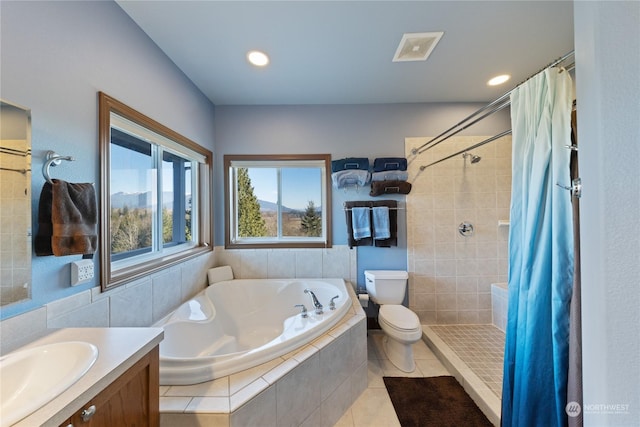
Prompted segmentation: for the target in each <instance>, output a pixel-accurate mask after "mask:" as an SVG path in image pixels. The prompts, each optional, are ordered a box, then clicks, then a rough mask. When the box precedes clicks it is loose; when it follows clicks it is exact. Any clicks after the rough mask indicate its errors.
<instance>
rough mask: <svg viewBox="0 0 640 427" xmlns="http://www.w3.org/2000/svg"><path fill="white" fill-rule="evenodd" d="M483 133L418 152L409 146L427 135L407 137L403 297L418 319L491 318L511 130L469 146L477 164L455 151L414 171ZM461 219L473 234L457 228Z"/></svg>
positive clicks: (500, 262) (501, 261)
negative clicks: (406, 273)
mask: <svg viewBox="0 0 640 427" xmlns="http://www.w3.org/2000/svg"><path fill="white" fill-rule="evenodd" d="M484 139H486V138H485V137H482V136H455V137H452V138H450V139H448V140H447V141H445V142H444V143H442V144H439V145H437V146H436V147H434V148H433V149H429V150H427V151H425V152H423V153H422V154H420V155H419V156H417V157H416V156H411V154H410V153H411V150H412V149H413V148H414V147H418V146H420V145H422V144H423V143H426V142H428V141H429V140H430V138H406V139H405V153H407V156H408V157H409V158H411V162H410V164H409V170H408V171H409V181H411V182H412V183H413V188H412V190H411V193H410V194H409V195H408V196H407V256H408V263H407V267H408V270H409V291H408V298H409V308H410V309H411V310H413V311H414V312H415V313H416V314H417V315H418V317H419V318H420V323H422V324H423V325H432V324H489V323H491V316H492V311H491V284H492V283H499V282H506V281H507V270H508V235H509V227H499V226H498V221H499V220H502V219H504V218H509V205H510V200H511V137H510V136H506V137H503V138H500V139H498V140H496V141H494V142H492V143H490V144H486V145H484V146H482V147H479V148H478V149H475V150H472V151H473V154H476V155H479V156H481V157H482V160H481V161H480V162H479V163H476V164H470V163H469V161H468V160H465V159H463V157H462V155H460V156H456V157H453V158H451V159H448V160H445V161H443V162H441V163H438V164H437V165H434V166H431V167H429V168H426V169H424V170H423V171H420V166H421V165H428V164H430V163H432V162H434V161H437V160H439V159H442V158H444V157H446V156H448V155H450V154H452V153H455V152H457V151H460V150H464V149H465V148H467V147H469V146H471V145H473V144H475V143H478V142H481V141H483V140H484ZM462 222H470V223H471V224H473V226H474V233H473V235H472V236H470V237H463V236H461V235H460V234H459V232H458V226H459V224H460V223H462Z"/></svg>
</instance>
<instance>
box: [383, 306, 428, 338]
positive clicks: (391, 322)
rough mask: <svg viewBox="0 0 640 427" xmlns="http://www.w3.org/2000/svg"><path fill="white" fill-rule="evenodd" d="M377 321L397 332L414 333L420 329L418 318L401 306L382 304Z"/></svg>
mask: <svg viewBox="0 0 640 427" xmlns="http://www.w3.org/2000/svg"><path fill="white" fill-rule="evenodd" d="M378 321H380V322H383V323H385V324H386V325H387V326H389V327H390V328H392V329H394V330H396V331H398V332H414V331H416V330H421V329H422V328H421V326H420V319H419V318H418V316H417V315H416V314H415V313H414V312H413V311H411V310H409V309H408V308H407V307H405V306H403V305H396V304H384V305H382V306H380V312H379V313H378Z"/></svg>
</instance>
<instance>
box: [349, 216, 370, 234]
mask: <svg viewBox="0 0 640 427" xmlns="http://www.w3.org/2000/svg"><path fill="white" fill-rule="evenodd" d="M351 226H352V228H353V238H354V239H355V240H360V239H364V238H366V237H371V222H370V220H369V208H351Z"/></svg>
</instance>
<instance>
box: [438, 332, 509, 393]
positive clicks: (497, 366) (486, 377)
mask: <svg viewBox="0 0 640 427" xmlns="http://www.w3.org/2000/svg"><path fill="white" fill-rule="evenodd" d="M430 328H431V329H432V330H433V331H434V332H435V333H436V334H438V336H439V337H440V338H441V339H442V341H444V342H445V343H446V344H447V345H448V346H449V347H450V348H451V349H452V350H453V351H454V352H455V353H456V354H457V355H458V357H460V359H462V361H463V362H464V363H465V364H466V365H467V366H468V367H469V368H470V369H471V370H472V371H473V372H474V373H475V374H476V375H477V376H478V377H480V379H481V380H482V381H483V382H484V383H485V384H486V385H487V386H488V387H489V388H490V389H491V391H493V393H494V394H495V395H496V396H497V397H498V398H500V397H501V396H502V368H503V363H502V362H503V357H504V340H505V334H504V332H502V331H501V330H499V329H498V328H496V327H495V326H493V325H431V326H430Z"/></svg>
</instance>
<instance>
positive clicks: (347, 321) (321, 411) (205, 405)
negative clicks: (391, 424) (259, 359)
mask: <svg viewBox="0 0 640 427" xmlns="http://www.w3.org/2000/svg"><path fill="white" fill-rule="evenodd" d="M347 289H348V291H349V293H350V294H351V300H352V306H351V309H350V311H349V312H348V313H347V314H346V315H345V317H344V318H343V319H342V320H341V321H340V323H338V325H336V326H335V327H333V328H332V329H331V330H330V331H329V332H328V333H326V334H325V335H323V336H321V337H319V338H317V339H315V340H314V341H312V342H311V343H310V344H308V345H306V346H304V347H302V348H300V349H297V350H295V351H293V352H291V353H289V354H286V355H284V356H282V357H278V358H276V359H274V360H272V361H270V362H267V363H264V364H262V365H259V366H257V367H255V368H251V369H247V370H245V371H242V372H239V373H237V374H233V375H230V376H227V377H224V378H218V379H216V380H213V381H208V382H205V383H200V384H194V385H186V386H161V387H160V425H161V426H163V427H173V426H176V427H177V426H185V425H207V426H225V427H226V426H234V427H235V426H255V425H260V426H281V425H282V426H298V425H307V426H313V427H316V426H327V427H330V426H333V425H335V424H336V422H337V421H338V420H339V419H340V418H341V417H342V416H343V414H344V413H345V412H346V411H347V410H348V409H349V407H351V405H352V403H353V402H355V401H356V399H357V398H358V397H359V396H360V394H361V393H362V392H363V391H364V390H365V389H366V388H367V330H366V317H365V314H364V311H363V310H362V307H361V306H360V303H359V301H358V299H357V298H356V295H355V292H353V289H352V286H351V285H350V284H348V286H347Z"/></svg>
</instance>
